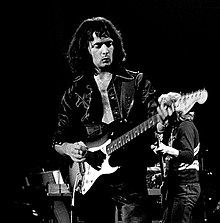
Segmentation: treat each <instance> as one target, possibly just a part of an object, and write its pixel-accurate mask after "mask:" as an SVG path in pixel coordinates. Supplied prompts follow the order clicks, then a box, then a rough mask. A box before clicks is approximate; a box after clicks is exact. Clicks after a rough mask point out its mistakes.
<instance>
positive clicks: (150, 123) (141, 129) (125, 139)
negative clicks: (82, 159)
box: [106, 114, 159, 155]
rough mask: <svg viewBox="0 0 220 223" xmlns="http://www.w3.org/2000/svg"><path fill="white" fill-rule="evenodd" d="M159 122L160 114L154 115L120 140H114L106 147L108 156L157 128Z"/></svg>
mask: <svg viewBox="0 0 220 223" xmlns="http://www.w3.org/2000/svg"><path fill="white" fill-rule="evenodd" d="M158 122H159V116H158V114H156V115H153V116H152V117H151V118H149V119H148V120H146V121H144V122H142V123H141V124H139V125H138V126H136V127H134V128H133V129H131V130H129V131H128V132H126V133H125V134H123V135H122V136H120V137H119V138H117V139H115V140H113V141H112V142H111V143H110V144H108V145H107V147H106V152H107V154H108V155H110V154H111V153H113V152H114V151H116V150H117V149H119V148H121V147H122V146H124V145H126V144H127V143H128V142H130V141H132V140H133V139H135V138H136V137H137V136H139V135H141V134H142V133H144V132H146V131H147V130H148V129H149V128H151V127H153V126H155V125H156V124H157V123H158Z"/></svg>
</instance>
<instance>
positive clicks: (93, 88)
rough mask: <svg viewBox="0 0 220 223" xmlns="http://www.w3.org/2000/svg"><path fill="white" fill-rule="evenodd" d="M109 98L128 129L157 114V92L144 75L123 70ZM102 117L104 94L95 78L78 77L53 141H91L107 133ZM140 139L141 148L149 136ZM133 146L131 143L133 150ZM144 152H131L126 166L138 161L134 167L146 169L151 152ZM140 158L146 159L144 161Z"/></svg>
mask: <svg viewBox="0 0 220 223" xmlns="http://www.w3.org/2000/svg"><path fill="white" fill-rule="evenodd" d="M108 95H109V101H110V105H111V108H112V112H113V117H114V120H115V122H117V120H125V119H126V120H127V123H129V124H128V125H127V126H129V127H130V126H135V125H136V124H138V123H140V122H142V121H145V120H146V119H148V118H149V117H151V116H152V115H153V114H155V113H156V107H157V102H156V100H155V99H156V95H155V90H154V89H153V87H152V84H151V82H150V81H149V80H148V79H147V76H146V75H144V74H143V73H140V72H133V71H130V70H127V69H121V70H120V71H118V72H117V74H116V75H115V76H114V77H113V79H112V81H111V82H110V84H109V86H108ZM102 116H103V106H102V100H101V94H100V92H99V90H98V87H97V85H96V82H95V80H94V78H93V75H91V76H90V77H88V76H85V75H84V76H83V75H82V76H78V78H76V79H75V80H74V81H73V82H72V83H71V85H70V86H69V88H68V89H67V90H66V91H65V92H64V95H63V97H62V100H61V105H60V110H59V114H58V125H57V129H56V131H55V134H54V141H53V142H54V143H57V144H62V143H63V142H72V143H74V142H77V141H84V142H86V141H90V140H91V141H92V140H93V139H95V137H97V136H99V135H102V134H103V132H104V131H106V125H105V124H103V123H102V121H101V120H102ZM107 127H108V126H107ZM115 129H117V130H120V131H121V132H123V131H124V130H125V128H124V127H116V128H115ZM138 138H140V140H139V143H138V144H139V145H140V144H143V145H144V144H146V141H147V140H146V136H143V137H138ZM141 138H142V141H141ZM147 138H150V137H147ZM151 138H152V137H151ZM149 144H150V141H149ZM132 145H133V144H132V143H131V147H132ZM128 151H129V150H128ZM143 151H144V152H140V151H139V152H138V153H137V155H135V154H136V153H134V154H133V151H132V152H130V153H129V152H128V153H127V154H128V155H127V156H124V155H123V159H122V160H124V164H125V166H129V163H130V162H133V161H132V160H133V159H136V158H137V165H135V167H137V166H139V167H140V164H141V167H140V169H142V170H143V169H144V168H143V166H142V163H143V162H144V163H146V160H147V157H146V156H147V155H146V154H145V153H146V151H148V150H147V149H143ZM118 157H120V155H118ZM140 159H143V162H141V160H140ZM122 163H123V162H122ZM120 164H121V163H120ZM127 164H128V165H127ZM130 166H131V165H130ZM132 168H133V167H132ZM132 171H133V170H132Z"/></svg>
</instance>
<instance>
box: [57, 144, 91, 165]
mask: <svg viewBox="0 0 220 223" xmlns="http://www.w3.org/2000/svg"><path fill="white" fill-rule="evenodd" d="M61 147H63V153H64V154H66V155H68V156H69V157H70V158H71V159H72V160H73V161H75V162H82V161H85V155H86V153H87V150H88V147H87V146H86V145H85V144H84V143H83V142H82V141H80V142H75V143H63V145H61Z"/></svg>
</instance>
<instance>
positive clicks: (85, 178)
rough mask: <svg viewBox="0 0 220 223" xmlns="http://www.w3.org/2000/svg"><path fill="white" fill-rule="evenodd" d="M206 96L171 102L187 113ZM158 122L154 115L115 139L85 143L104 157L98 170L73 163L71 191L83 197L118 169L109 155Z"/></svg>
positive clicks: (192, 95) (183, 97)
mask: <svg viewBox="0 0 220 223" xmlns="http://www.w3.org/2000/svg"><path fill="white" fill-rule="evenodd" d="M207 95H208V94H207V91H206V90H205V89H203V90H199V91H196V92H194V93H190V94H185V95H181V96H180V97H178V98H177V99H176V98H175V100H174V101H173V104H174V108H175V110H176V111H183V112H187V111H189V110H190V109H191V108H192V107H193V105H194V104H195V103H196V102H198V103H199V104H203V103H204V102H205V101H206V99H207ZM171 100H172V99H171ZM159 121H160V118H159V115H158V114H155V115H153V116H152V117H150V118H149V119H147V120H146V121H144V122H142V123H141V124H139V125H137V126H136V127H134V128H133V129H131V130H130V131H128V132H126V133H124V134H123V135H121V136H120V137H118V138H116V139H113V140H112V139H111V136H112V135H114V134H112V133H111V134H106V135H103V136H102V137H101V138H100V139H99V140H97V141H95V142H88V143H86V145H87V147H88V150H89V151H91V152H95V151H98V150H101V151H102V152H103V153H104V154H105V155H106V157H105V159H104V161H103V163H102V165H101V168H100V169H99V170H97V169H95V168H93V167H92V166H91V165H89V164H88V163H87V162H86V161H84V162H80V163H79V162H74V163H73V165H72V166H71V167H70V169H69V176H70V184H71V186H72V187H73V190H74V191H79V192H80V193H81V194H83V195H84V194H85V193H86V192H87V191H89V189H90V188H91V187H92V185H93V184H94V182H95V181H96V180H97V179H98V177H100V176H101V175H103V174H111V173H114V172H115V171H116V170H117V169H118V168H120V167H119V166H115V167H112V166H110V164H109V158H110V156H111V154H112V153H113V152H115V151H116V150H118V149H120V148H122V147H124V146H125V145H126V144H127V143H129V142H130V141H132V140H133V139H135V138H136V137H138V136H139V135H141V134H142V133H144V132H146V131H147V130H148V129H150V128H151V127H153V126H155V125H156V124H157V123H158V122H159ZM109 136H110V137H109Z"/></svg>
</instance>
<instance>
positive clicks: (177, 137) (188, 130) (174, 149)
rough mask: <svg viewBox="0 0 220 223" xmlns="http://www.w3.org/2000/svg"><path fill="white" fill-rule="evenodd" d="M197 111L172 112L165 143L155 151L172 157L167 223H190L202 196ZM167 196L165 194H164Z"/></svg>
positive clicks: (167, 191)
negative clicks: (194, 120) (195, 120)
mask: <svg viewBox="0 0 220 223" xmlns="http://www.w3.org/2000/svg"><path fill="white" fill-rule="evenodd" d="M193 119H194V112H188V113H186V114H184V113H182V112H175V113H173V116H172V118H170V123H169V126H168V127H167V128H166V130H165V132H164V133H163V134H164V136H165V137H164V141H167V142H166V144H167V145H165V144H164V143H165V142H164V143H163V142H161V143H160V144H159V147H158V148H157V149H156V151H157V152H161V153H162V154H163V155H164V156H165V158H166V157H167V155H168V156H169V159H168V160H169V161H168V162H167V165H166V166H167V168H166V172H167V173H166V175H167V176H166V179H165V182H166V183H165V184H164V185H166V186H165V187H164V188H163V189H165V188H166V190H163V191H164V192H166V201H165V205H164V208H165V212H164V216H163V221H162V222H164V223H189V222H190V220H191V217H192V216H191V215H192V210H193V208H194V207H195V205H196V203H197V201H198V199H199V196H200V193H201V186H200V180H199V166H200V165H199V151H200V141H199V132H198V129H197V128H196V126H195V124H194V122H193ZM164 195H165V194H164Z"/></svg>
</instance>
